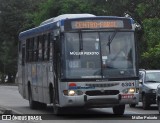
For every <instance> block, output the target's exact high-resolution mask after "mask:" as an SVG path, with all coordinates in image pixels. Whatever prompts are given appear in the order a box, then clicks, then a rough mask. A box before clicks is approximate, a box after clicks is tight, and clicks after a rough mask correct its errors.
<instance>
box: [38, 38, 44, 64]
mask: <svg viewBox="0 0 160 123" xmlns="http://www.w3.org/2000/svg"><path fill="white" fill-rule="evenodd" d="M42 45H43V36H39V47H38V50H39V51H38V60H39V61H42V60H43V56H42V54H43V52H42Z"/></svg>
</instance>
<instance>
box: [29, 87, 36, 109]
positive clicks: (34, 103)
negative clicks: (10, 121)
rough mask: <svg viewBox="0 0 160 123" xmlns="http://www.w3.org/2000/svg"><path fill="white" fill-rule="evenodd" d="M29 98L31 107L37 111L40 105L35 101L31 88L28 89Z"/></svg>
mask: <svg viewBox="0 0 160 123" xmlns="http://www.w3.org/2000/svg"><path fill="white" fill-rule="evenodd" d="M28 96H29V107H30V108H31V109H37V106H38V105H37V102H36V101H33V98H32V92H31V88H29V89H28Z"/></svg>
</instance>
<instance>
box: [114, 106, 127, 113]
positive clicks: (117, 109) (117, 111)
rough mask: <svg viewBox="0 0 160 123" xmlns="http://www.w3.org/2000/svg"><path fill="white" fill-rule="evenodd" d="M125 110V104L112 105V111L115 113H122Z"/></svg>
mask: <svg viewBox="0 0 160 123" xmlns="http://www.w3.org/2000/svg"><path fill="white" fill-rule="evenodd" d="M124 111H125V105H119V106H114V107H113V113H114V114H115V115H123V114H124Z"/></svg>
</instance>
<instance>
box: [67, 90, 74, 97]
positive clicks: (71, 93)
mask: <svg viewBox="0 0 160 123" xmlns="http://www.w3.org/2000/svg"><path fill="white" fill-rule="evenodd" d="M75 93H76V92H75V91H74V90H69V91H68V96H74V95H75Z"/></svg>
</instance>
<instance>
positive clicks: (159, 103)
mask: <svg viewBox="0 0 160 123" xmlns="http://www.w3.org/2000/svg"><path fill="white" fill-rule="evenodd" d="M158 112H159V114H160V100H158Z"/></svg>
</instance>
